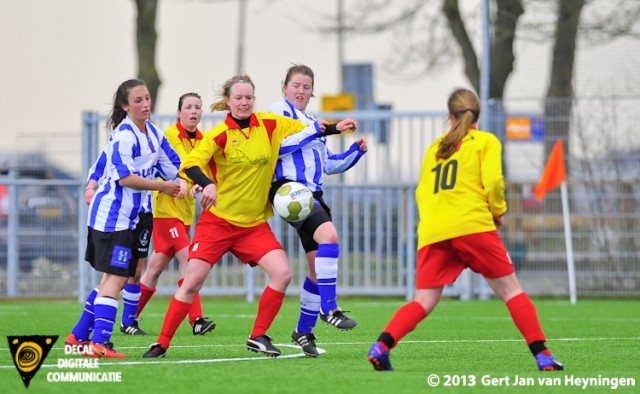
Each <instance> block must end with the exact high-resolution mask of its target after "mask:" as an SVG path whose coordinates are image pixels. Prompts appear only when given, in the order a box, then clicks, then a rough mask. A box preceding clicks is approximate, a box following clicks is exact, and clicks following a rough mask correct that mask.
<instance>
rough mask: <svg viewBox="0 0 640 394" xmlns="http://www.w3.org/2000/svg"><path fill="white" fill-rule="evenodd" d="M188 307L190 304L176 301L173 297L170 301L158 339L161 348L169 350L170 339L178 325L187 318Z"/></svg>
mask: <svg viewBox="0 0 640 394" xmlns="http://www.w3.org/2000/svg"><path fill="white" fill-rule="evenodd" d="M190 307H191V304H188V303H186V302H182V301H178V300H177V299H176V298H175V297H173V298H172V299H171V302H170V303H169V309H168V310H167V314H166V315H165V317H164V323H162V331H160V336H159V337H158V343H159V344H160V345H161V346H162V347H163V348H165V349H168V348H169V344H170V343H171V339H172V338H173V336H174V335H175V333H176V330H177V329H178V327H179V326H180V323H182V321H183V320H184V318H185V317H186V316H187V313H188V312H189V308H190Z"/></svg>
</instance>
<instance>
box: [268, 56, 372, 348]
mask: <svg viewBox="0 0 640 394" xmlns="http://www.w3.org/2000/svg"><path fill="white" fill-rule="evenodd" d="M313 84H314V75H313V71H312V70H311V68H309V67H307V66H305V65H297V64H296V65H293V66H292V67H290V68H289V69H288V70H287V74H286V77H285V80H284V84H283V87H282V90H283V93H284V96H285V99H284V100H282V101H277V102H275V103H273V104H272V105H271V106H270V107H269V111H270V112H273V113H275V114H278V115H284V116H287V117H290V118H293V119H298V120H300V121H302V122H303V123H305V124H311V123H313V122H315V121H316V119H315V117H313V116H312V115H310V114H307V113H306V112H305V111H306V108H307V105H308V104H309V100H310V99H311V97H313ZM356 128H357V122H356V121H355V120H353V119H345V120H343V121H341V122H339V123H337V124H333V125H329V126H328V127H327V130H325V134H324V135H322V136H320V137H319V138H316V139H315V140H314V141H312V142H310V143H309V144H306V145H304V146H302V147H300V148H298V149H295V150H291V149H290V150H288V151H287V152H283V151H282V150H281V151H280V157H279V160H278V164H277V165H276V171H275V177H274V183H273V186H272V188H271V200H272V201H273V195H274V194H275V191H276V190H277V189H278V187H280V186H281V185H282V184H284V183H286V182H287V181H296V182H300V183H302V184H304V185H306V186H307V187H309V189H311V191H312V192H313V194H314V199H315V201H314V207H313V210H312V212H311V214H310V215H309V217H308V218H307V219H305V220H303V221H301V222H296V223H290V224H291V225H292V226H293V227H295V228H296V230H297V232H298V235H299V236H300V241H301V242H302V246H303V247H304V250H305V252H306V253H307V261H308V263H309V275H308V276H307V278H306V279H305V283H304V285H303V288H302V292H301V294H300V318H299V320H298V326H297V328H296V330H295V331H294V332H293V333H292V335H291V338H292V339H293V341H294V342H296V343H297V344H298V345H300V346H301V347H302V349H303V351H304V353H305V354H307V355H308V356H311V357H316V356H318V350H317V348H316V346H315V339H316V338H315V335H314V334H313V332H312V331H313V327H315V325H316V322H317V320H318V315H320V319H321V320H322V321H324V322H325V323H327V324H330V325H333V326H335V327H337V328H339V329H342V330H350V329H352V328H354V327H355V326H357V324H358V323H357V322H356V321H355V320H353V319H351V318H350V317H348V316H347V315H346V314H345V313H344V312H345V311H344V310H342V309H341V308H340V307H338V303H337V276H338V258H339V256H340V245H339V244H338V233H337V230H336V228H335V226H334V225H333V223H332V222H331V211H330V209H329V207H328V206H327V204H326V203H325V202H324V200H323V198H322V184H323V179H324V175H325V174H339V173H342V172H344V171H346V170H348V169H350V168H351V167H353V166H354V165H355V164H356V163H357V162H358V160H360V158H361V157H362V156H363V155H364V154H365V152H366V151H367V145H366V142H365V140H364V138H359V139H358V140H357V141H356V142H354V143H353V144H352V145H351V146H350V147H349V149H348V150H347V151H346V152H344V153H340V154H334V153H333V152H331V150H330V149H329V148H328V147H327V138H326V136H325V135H327V134H332V133H337V132H342V131H346V130H348V129H352V130H355V129H356ZM285 142H286V140H285Z"/></svg>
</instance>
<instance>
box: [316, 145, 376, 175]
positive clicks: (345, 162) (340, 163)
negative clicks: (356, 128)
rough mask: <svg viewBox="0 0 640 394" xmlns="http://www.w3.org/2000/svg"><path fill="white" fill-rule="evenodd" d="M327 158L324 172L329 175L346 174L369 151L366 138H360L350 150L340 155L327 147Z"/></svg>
mask: <svg viewBox="0 0 640 394" xmlns="http://www.w3.org/2000/svg"><path fill="white" fill-rule="evenodd" d="M326 149H327V158H326V160H325V162H324V166H323V167H324V168H323V171H324V173H325V174H327V175H332V174H340V173H341V172H345V171H347V170H348V169H350V168H351V167H353V166H355V165H356V164H357V163H358V161H359V160H360V158H361V157H362V156H364V154H365V153H366V151H367V146H366V143H365V142H364V138H360V139H359V140H358V141H356V142H354V143H353V144H352V145H351V146H350V147H349V149H348V150H347V151H346V152H344V153H340V154H335V153H333V152H331V150H330V149H329V148H328V147H327V148H326Z"/></svg>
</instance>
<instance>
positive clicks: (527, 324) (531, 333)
mask: <svg viewBox="0 0 640 394" xmlns="http://www.w3.org/2000/svg"><path fill="white" fill-rule="evenodd" d="M505 304H506V305H507V308H508V309H509V313H511V318H512V319H513V322H514V323H515V325H516V327H518V330H520V333H521V334H522V336H523V337H524V340H525V341H526V342H527V344H531V343H532V342H537V341H541V342H545V341H546V338H545V337H544V334H543V333H542V328H541V327H540V321H538V314H537V313H536V307H535V306H534V305H533V303H532V302H531V300H530V299H529V296H528V295H527V293H524V292H522V293H520V294H518V295H517V296H515V297H513V298H511V299H510V300H509V301H507V302H506V303H505Z"/></svg>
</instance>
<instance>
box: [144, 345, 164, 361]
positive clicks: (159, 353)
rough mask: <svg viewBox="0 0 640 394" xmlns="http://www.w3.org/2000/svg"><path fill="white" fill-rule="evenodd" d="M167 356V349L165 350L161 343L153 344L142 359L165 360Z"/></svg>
mask: <svg viewBox="0 0 640 394" xmlns="http://www.w3.org/2000/svg"><path fill="white" fill-rule="evenodd" d="M165 354H167V349H165V348H163V347H162V345H160V344H159V343H152V344H151V346H149V350H147V351H146V353H145V354H143V355H142V358H163V357H164V356H165Z"/></svg>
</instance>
